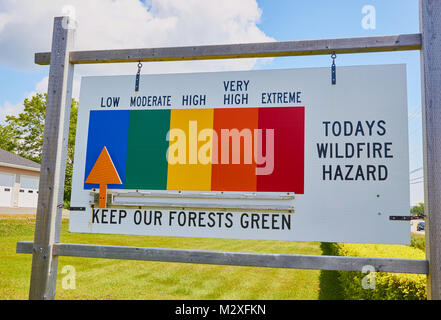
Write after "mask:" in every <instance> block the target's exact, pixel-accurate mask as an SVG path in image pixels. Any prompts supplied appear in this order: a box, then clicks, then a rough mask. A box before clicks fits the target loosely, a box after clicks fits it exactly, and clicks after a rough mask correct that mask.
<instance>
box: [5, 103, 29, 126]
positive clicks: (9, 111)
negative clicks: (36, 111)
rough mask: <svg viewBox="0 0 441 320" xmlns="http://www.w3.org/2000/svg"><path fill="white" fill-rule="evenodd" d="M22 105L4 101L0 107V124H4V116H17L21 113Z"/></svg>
mask: <svg viewBox="0 0 441 320" xmlns="http://www.w3.org/2000/svg"><path fill="white" fill-rule="evenodd" d="M23 108H24V107H23V104H22V103H18V104H12V103H10V102H8V101H6V102H5V103H4V104H3V105H2V106H0V124H5V120H6V116H17V115H18V114H19V113H20V112H22V111H23Z"/></svg>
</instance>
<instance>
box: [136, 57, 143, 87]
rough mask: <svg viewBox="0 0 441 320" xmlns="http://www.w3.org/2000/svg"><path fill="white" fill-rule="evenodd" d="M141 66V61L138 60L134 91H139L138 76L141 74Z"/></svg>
mask: <svg viewBox="0 0 441 320" xmlns="http://www.w3.org/2000/svg"><path fill="white" fill-rule="evenodd" d="M141 68H142V63H141V61H139V62H138V72H136V80H135V92H138V91H139V78H140V75H141Z"/></svg>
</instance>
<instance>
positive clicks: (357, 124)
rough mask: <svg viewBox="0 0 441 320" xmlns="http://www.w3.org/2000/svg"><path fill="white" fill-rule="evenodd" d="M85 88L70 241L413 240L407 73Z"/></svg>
mask: <svg viewBox="0 0 441 320" xmlns="http://www.w3.org/2000/svg"><path fill="white" fill-rule="evenodd" d="M338 77H339V79H338V82H337V84H336V85H331V83H330V71H329V69H328V68H312V69H291V70H265V71H247V72H217V73H192V74H170V75H148V76H147V75H146V76H141V79H140V85H139V86H140V87H139V92H136V93H135V91H134V76H110V77H85V78H83V79H82V84H81V92H80V104H79V114H78V124H77V137H76V146H75V162H74V174H73V183H72V186H73V187H72V199H71V206H72V207H73V210H72V211H71V216H70V231H71V232H90V233H113V234H137V235H158V236H188V237H213V238H237V239H262V240H295V241H333V242H361V243H397V244H398V243H408V242H409V240H410V226H409V222H408V221H400V220H398V221H397V220H393V219H391V217H392V216H405V215H408V212H409V165H408V136H407V134H408V133H407V100H406V96H407V93H406V69H405V66H404V65H381V66H356V67H340V68H339V70H338Z"/></svg>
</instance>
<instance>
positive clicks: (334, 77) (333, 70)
mask: <svg viewBox="0 0 441 320" xmlns="http://www.w3.org/2000/svg"><path fill="white" fill-rule="evenodd" d="M336 58H337V54H336V53H335V51H334V52H333V53H332V54H331V59H332V65H331V78H332V80H331V84H332V85H335V84H336V83H337V68H336V66H335V59H336Z"/></svg>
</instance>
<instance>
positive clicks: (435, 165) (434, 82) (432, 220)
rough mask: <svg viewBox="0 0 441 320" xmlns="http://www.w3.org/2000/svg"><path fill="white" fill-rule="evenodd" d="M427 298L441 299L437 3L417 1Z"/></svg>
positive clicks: (440, 19) (440, 9) (440, 36)
mask: <svg viewBox="0 0 441 320" xmlns="http://www.w3.org/2000/svg"><path fill="white" fill-rule="evenodd" d="M420 30H421V33H422V49H421V81H422V108H423V141H424V143H423V147H424V193H425V195H424V198H425V199H424V201H425V203H424V206H425V213H426V259H427V260H429V275H428V277H427V298H428V299H434V300H440V299H441V1H439V0H420Z"/></svg>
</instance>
